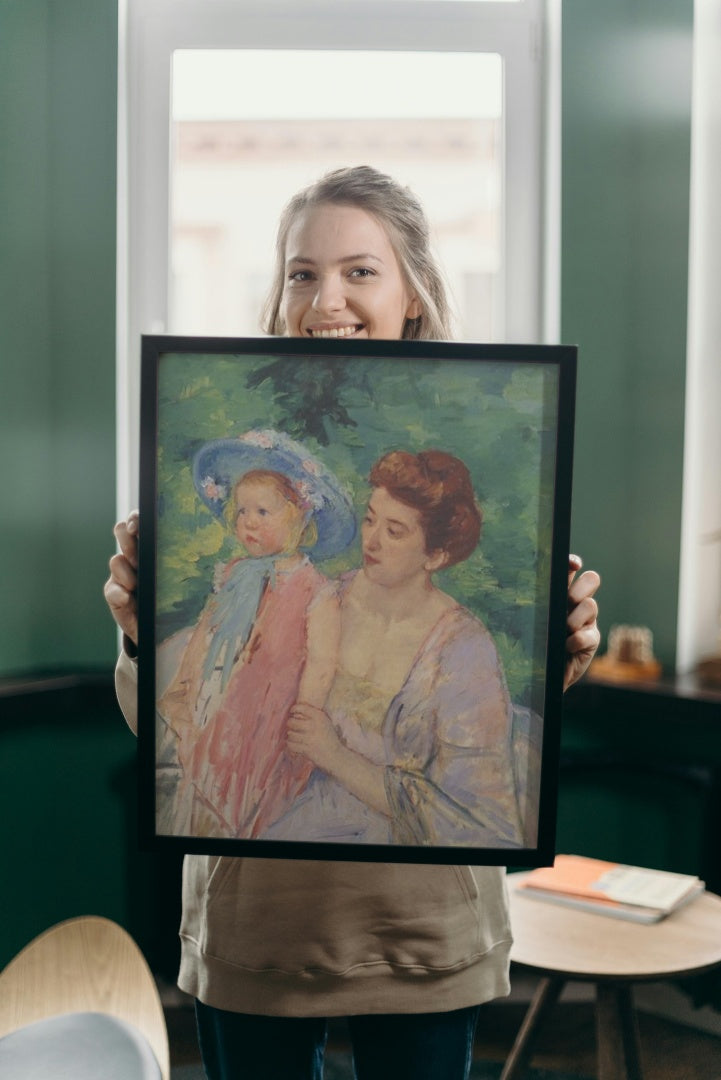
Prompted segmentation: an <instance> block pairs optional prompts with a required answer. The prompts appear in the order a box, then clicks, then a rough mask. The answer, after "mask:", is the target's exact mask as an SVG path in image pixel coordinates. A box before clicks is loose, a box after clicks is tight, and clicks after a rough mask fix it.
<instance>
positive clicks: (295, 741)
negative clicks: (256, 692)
mask: <svg viewBox="0 0 721 1080" xmlns="http://www.w3.org/2000/svg"><path fill="white" fill-rule="evenodd" d="M287 746H288V750H289V751H290V752H291V754H302V755H303V757H307V758H308V760H309V761H312V762H313V764H314V765H315V766H316V767H317V768H319V769H322V770H323V772H326V773H329V774H330V775H332V776H333V775H336V771H337V766H338V759H339V758H340V757H341V756H342V754H343V752H344V750H345V747H344V746H343V743H342V742H341V740H340V738H339V736H338V733H337V732H336V730H335V728H334V727H333V724H332V722H331V720H330V717H329V716H328V714H327V713H324V712H323V710H322V709H318V708H316V706H315V705H308V704H307V703H306V702H303V701H299V702H298V703H297V704H296V705H294V706H293V709H292V711H291V714H290V717H289V718H288V742H287Z"/></svg>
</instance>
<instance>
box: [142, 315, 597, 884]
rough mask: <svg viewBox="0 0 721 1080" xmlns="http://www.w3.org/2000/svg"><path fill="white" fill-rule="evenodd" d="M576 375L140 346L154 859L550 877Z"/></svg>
mask: <svg viewBox="0 0 721 1080" xmlns="http://www.w3.org/2000/svg"><path fill="white" fill-rule="evenodd" d="M575 372H576V350H575V348H572V347H566V346H529V345H521V346H514V345H472V344H441V343H438V342H411V341H394V342H386V341H358V342H357V341H354V342H343V340H342V339H324V340H312V341H311V340H304V339H299V338H257V339H228V338H177V337H165V336H154V337H145V338H143V346H142V393H141V398H142V400H141V489H140V510H141V522H142V528H141V532H140V552H139V598H138V602H139V619H140V629H139V716H140V719H139V755H140V766H141V783H140V790H141V807H140V819H141V842H142V843H143V845H144V846H145V847H151V848H157V847H175V848H177V849H179V850H184V851H188V852H199V853H208V854H228V855H242V854H244V855H258V856H261V857H283V858H288V857H291V858H294V857H295V858H303V859H308V858H313V859H318V858H319V859H343V860H368V861H374V862H378V861H392V862H429V863H457V862H464V863H476V864H489V865H492V864H501V865H523V866H529V865H543V864H547V863H549V862H551V861H552V859H553V855H554V843H555V818H556V789H557V772H558V756H559V744H560V710H561V695H562V684H563V672H564V660H565V618H566V602H567V601H566V591H567V583H568V571H567V568H568V551H569V519H570V497H571V467H572V443H573V422H574V397H575Z"/></svg>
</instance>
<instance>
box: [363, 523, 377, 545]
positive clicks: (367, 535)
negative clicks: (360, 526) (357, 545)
mask: <svg viewBox="0 0 721 1080" xmlns="http://www.w3.org/2000/svg"><path fill="white" fill-rule="evenodd" d="M363 547H364V548H366V550H368V551H374V550H375V549H376V548H377V547H378V526H377V525H367V526H366V527H365V530H364V532H363Z"/></svg>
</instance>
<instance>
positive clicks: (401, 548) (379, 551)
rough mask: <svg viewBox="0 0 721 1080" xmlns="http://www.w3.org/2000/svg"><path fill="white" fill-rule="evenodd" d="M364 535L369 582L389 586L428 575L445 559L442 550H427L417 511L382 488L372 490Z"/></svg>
mask: <svg viewBox="0 0 721 1080" xmlns="http://www.w3.org/2000/svg"><path fill="white" fill-rule="evenodd" d="M361 538H362V541H363V570H364V573H365V575H366V577H367V578H368V579H369V580H370V581H372V582H374V583H375V584H377V585H383V586H385V587H386V588H393V587H395V586H398V585H405V584H408V583H409V582H411V581H412V580H414V579H418V578H421V579H422V578H426V577H427V576H428V575H429V574H430V573H432V572H433V571H434V570H438V569H439V567H441V566H442V565H443V563H444V562H445V561H446V556H445V554H444V553H443V552H433V553H431V554H428V552H427V551H426V536H425V533H424V531H423V526H422V525H421V516H420V514H419V513H418V511H417V510H414V509H413V507H412V506H406V504H405V503H402V502H399V501H398V499H394V498H393V496H392V495H390V494H389V493H388V491H387V490H386V489H385V488H383V487H378V488H374V490H373V494H372V495H371V497H370V500H369V502H368V510H367V511H366V516H365V517H364V518H363V524H362V525H361Z"/></svg>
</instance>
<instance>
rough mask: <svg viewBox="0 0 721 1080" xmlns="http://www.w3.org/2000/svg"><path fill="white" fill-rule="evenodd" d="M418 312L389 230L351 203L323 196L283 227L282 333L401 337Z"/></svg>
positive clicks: (418, 309) (312, 335)
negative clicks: (324, 199)
mask: <svg viewBox="0 0 721 1080" xmlns="http://www.w3.org/2000/svg"><path fill="white" fill-rule="evenodd" d="M420 314H421V307H420V303H419V301H418V300H417V299H416V298H415V297H414V296H413V295H412V293H411V292H410V290H409V288H408V286H407V284H406V282H405V280H404V277H403V274H402V273H401V268H400V266H399V263H398V259H397V257H396V253H395V251H394V249H393V245H392V244H391V242H390V240H389V238H388V234H387V233H386V230H385V229H384V227H383V226H382V225H381V224H380V222H379V221H377V220H376V218H374V217H373V215H372V214H369V213H367V211H365V210H361V209H360V208H359V207H357V206H337V205H335V204H333V203H324V204H321V205H320V206H314V207H311V208H309V209H308V210H306V211H305V212H304V213H303V214H301V215H300V216H299V217H298V218H297V219H296V221H295V222H294V224H293V225H292V226H291V228H290V230H289V232H288V239H287V243H286V261H285V286H284V290H283V297H282V300H281V315H282V316H283V318H284V320H285V326H286V334H287V335H288V336H289V337H324V338H325V337H330V338H387V339H395V338H400V337H401V335H402V333H403V327H404V325H405V321H406V319H414V318H416V317H417V316H418V315H420Z"/></svg>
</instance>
